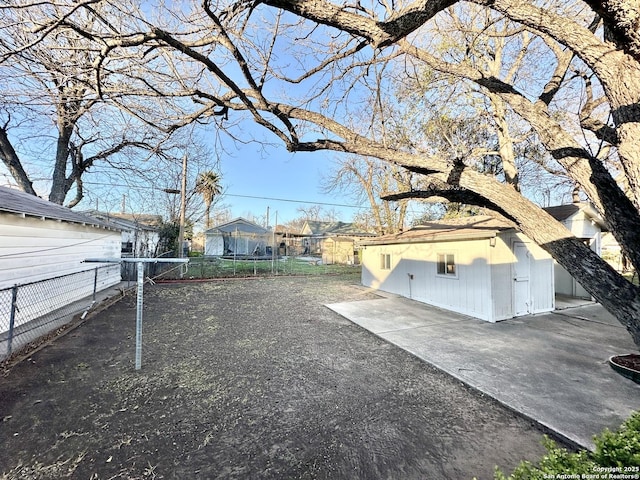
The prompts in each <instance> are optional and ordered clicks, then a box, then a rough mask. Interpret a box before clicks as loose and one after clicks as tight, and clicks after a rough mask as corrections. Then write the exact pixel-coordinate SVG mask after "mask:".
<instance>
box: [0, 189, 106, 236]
mask: <svg viewBox="0 0 640 480" xmlns="http://www.w3.org/2000/svg"><path fill="white" fill-rule="evenodd" d="M0 212H7V213H14V214H17V215H25V216H29V217H39V218H42V219H52V220H60V221H64V222H70V223H79V224H83V225H94V226H96V227H101V228H113V227H112V226H109V225H107V224H106V223H104V222H102V221H100V220H98V219H97V218H94V217H92V216H90V215H86V214H84V213H80V212H75V211H73V210H71V209H70V208H67V207H63V206H62V205H58V204H56V203H52V202H49V201H48V200H44V199H42V198H39V197H36V196H34V195H30V194H28V193H25V192H23V191H21V190H16V189H14V188H9V187H0Z"/></svg>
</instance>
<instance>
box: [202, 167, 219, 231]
mask: <svg viewBox="0 0 640 480" xmlns="http://www.w3.org/2000/svg"><path fill="white" fill-rule="evenodd" d="M220 179H221V177H220V175H218V174H217V173H216V172H214V171H211V170H207V171H205V172H200V173H199V174H198V178H197V179H196V192H198V193H199V194H201V195H202V199H203V200H204V205H205V210H204V215H205V228H206V229H209V222H210V220H209V214H210V211H211V204H212V203H213V198H214V197H215V196H216V195H220V194H221V193H222V189H221V188H220Z"/></svg>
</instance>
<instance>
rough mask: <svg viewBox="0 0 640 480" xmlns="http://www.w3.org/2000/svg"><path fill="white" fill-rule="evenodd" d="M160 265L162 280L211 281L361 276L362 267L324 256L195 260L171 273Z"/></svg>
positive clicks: (209, 258)
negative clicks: (275, 277) (325, 258)
mask: <svg viewBox="0 0 640 480" xmlns="http://www.w3.org/2000/svg"><path fill="white" fill-rule="evenodd" d="M163 268H166V267H163V266H162V265H158V266H157V267H156V270H155V271H154V272H153V273H154V274H155V276H157V278H159V279H163V278H164V279H178V278H183V279H207V278H226V277H255V276H262V277H269V276H273V275H331V274H336V275H339V274H354V275H355V274H358V273H359V272H360V265H353V264H327V263H324V262H323V261H322V258H321V257H314V256H284V257H275V258H264V257H262V258H258V257H254V258H251V257H237V258H228V257H192V258H190V259H189V264H188V266H187V268H186V270H182V271H177V270H175V268H174V269H173V270H168V271H166V272H162V271H161V269H163Z"/></svg>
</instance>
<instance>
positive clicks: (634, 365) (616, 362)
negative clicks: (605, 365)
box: [609, 353, 640, 384]
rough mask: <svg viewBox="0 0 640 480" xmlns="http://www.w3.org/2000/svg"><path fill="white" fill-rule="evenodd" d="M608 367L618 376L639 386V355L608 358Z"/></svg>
mask: <svg viewBox="0 0 640 480" xmlns="http://www.w3.org/2000/svg"><path fill="white" fill-rule="evenodd" d="M609 365H611V368H613V369H614V370H615V371H616V372H618V373H619V374H620V375H623V376H625V377H627V378H629V379H631V380H633V381H634V382H636V383H639V384H640V355H638V354H635V353H630V354H628V355H615V356H613V357H610V358H609Z"/></svg>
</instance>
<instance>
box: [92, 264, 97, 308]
mask: <svg viewBox="0 0 640 480" xmlns="http://www.w3.org/2000/svg"><path fill="white" fill-rule="evenodd" d="M97 290H98V267H96V269H95V271H94V272H93V301H94V303H95V301H96V291H97Z"/></svg>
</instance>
